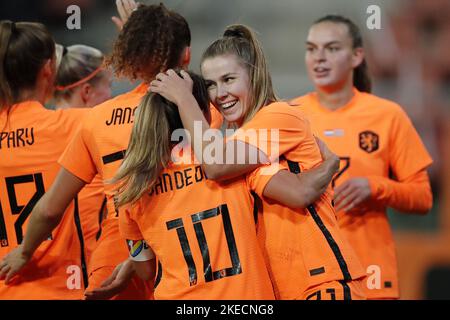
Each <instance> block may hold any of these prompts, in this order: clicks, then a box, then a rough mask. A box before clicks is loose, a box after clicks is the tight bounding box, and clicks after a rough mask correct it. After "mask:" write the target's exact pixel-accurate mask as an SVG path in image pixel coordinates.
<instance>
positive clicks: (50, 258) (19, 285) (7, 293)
mask: <svg viewBox="0 0 450 320" xmlns="http://www.w3.org/2000/svg"><path fill="white" fill-rule="evenodd" d="M87 112H88V110H87V109H70V110H58V111H52V110H47V109H45V108H44V107H43V106H42V105H41V104H40V103H39V102H37V101H28V102H23V103H19V104H16V105H14V106H12V107H11V109H10V110H9V112H6V111H5V110H3V111H2V112H1V114H0V128H1V133H0V137H1V141H0V159H1V162H0V206H1V208H0V244H1V246H0V257H3V256H4V255H6V254H7V253H8V252H10V251H11V250H12V249H14V248H15V247H17V245H18V244H19V243H21V241H22V238H23V235H24V234H25V232H26V228H27V218H28V216H29V214H30V213H31V210H32V209H33V207H34V205H35V204H36V202H37V201H38V200H39V198H40V197H41V196H42V195H43V194H44V192H45V191H46V190H48V189H49V188H50V186H51V184H52V183H53V181H54V179H55V177H56V174H57V173H58V171H59V169H60V166H59V165H58V163H57V160H58V157H59V156H60V155H61V154H62V152H63V150H64V147H65V146H66V145H67V143H68V142H69V141H70V138H71V136H72V135H73V134H74V133H75V131H76V129H77V128H78V126H79V123H80V121H81V120H82V119H83V117H84V116H85V114H86V113H87ZM51 238H52V240H46V241H44V242H43V243H42V244H41V245H40V246H39V247H38V249H37V250H36V251H35V253H34V255H33V257H32V259H31V261H30V263H29V264H28V265H27V266H26V267H25V268H24V269H23V270H22V272H21V273H20V275H19V276H17V277H16V278H15V280H14V281H13V283H12V284H10V285H8V286H6V285H5V284H4V281H0V299H81V298H82V297H83V290H84V288H83V277H82V272H81V270H82V269H81V267H82V266H81V250H82V248H81V247H80V239H79V237H78V235H77V229H76V225H75V220H74V207H73V204H71V205H70V206H69V207H68V208H67V210H66V212H65V215H64V217H63V219H62V220H61V223H60V225H59V226H58V227H57V228H56V229H55V230H54V231H53V232H52V234H51ZM71 276H73V277H71Z"/></svg>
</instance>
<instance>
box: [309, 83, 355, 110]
mask: <svg viewBox="0 0 450 320" xmlns="http://www.w3.org/2000/svg"><path fill="white" fill-rule="evenodd" d="M316 91H317V98H318V99H319V103H320V104H321V105H322V106H324V107H325V108H327V109H330V110H333V111H335V110H337V109H339V108H342V107H344V106H346V105H347V104H348V103H349V102H350V100H352V98H353V96H354V95H355V93H354V91H353V86H352V85H345V86H343V87H342V88H339V89H338V90H327V89H321V88H316Z"/></svg>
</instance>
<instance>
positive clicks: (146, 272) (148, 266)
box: [133, 259, 156, 281]
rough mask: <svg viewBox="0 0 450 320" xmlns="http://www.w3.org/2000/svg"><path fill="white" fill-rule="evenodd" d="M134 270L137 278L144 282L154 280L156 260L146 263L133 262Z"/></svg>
mask: <svg viewBox="0 0 450 320" xmlns="http://www.w3.org/2000/svg"><path fill="white" fill-rule="evenodd" d="M133 266H134V270H135V271H136V274H137V275H138V277H139V278H141V279H142V280H144V281H150V280H153V279H155V276H156V259H152V260H148V261H133Z"/></svg>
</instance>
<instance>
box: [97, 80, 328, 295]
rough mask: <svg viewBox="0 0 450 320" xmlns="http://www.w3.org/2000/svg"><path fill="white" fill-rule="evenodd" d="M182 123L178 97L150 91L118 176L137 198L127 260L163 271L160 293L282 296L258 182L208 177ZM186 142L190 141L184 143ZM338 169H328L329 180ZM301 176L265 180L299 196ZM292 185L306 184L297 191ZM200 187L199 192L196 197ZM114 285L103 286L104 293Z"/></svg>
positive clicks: (148, 273) (201, 93)
mask: <svg viewBox="0 0 450 320" xmlns="http://www.w3.org/2000/svg"><path fill="white" fill-rule="evenodd" d="M191 77H192V79H193V97H194V98H195V100H196V101H198V103H199V105H200V109H201V110H202V112H203V113H204V114H205V118H206V119H208V122H209V114H208V113H209V108H208V92H207V90H206V86H205V84H204V81H203V80H202V79H201V78H200V77H199V76H197V75H195V74H191ZM181 128H182V123H181V119H180V116H179V114H178V110H177V106H176V105H174V104H173V103H169V102H168V101H167V100H165V99H164V98H162V97H161V96H160V95H157V94H154V93H149V94H148V95H147V96H146V97H145V98H144V99H143V101H142V103H141V104H140V106H139V109H138V114H137V117H136V119H135V125H134V128H133V132H132V135H131V140H130V145H129V148H128V150H127V154H126V157H125V160H124V162H123V163H122V166H121V168H120V169H119V172H118V174H117V177H116V178H115V180H118V181H119V186H120V187H119V188H120V190H121V193H120V198H119V205H123V204H126V203H132V206H131V208H130V207H129V208H127V209H126V210H125V211H123V212H121V214H120V222H121V233H122V234H123V236H124V237H125V238H127V239H129V240H128V243H129V247H130V258H131V262H129V261H127V262H125V263H126V264H127V267H126V268H130V267H129V266H130V263H131V269H132V270H134V269H135V270H136V271H137V272H138V274H140V275H141V276H142V277H144V278H150V279H152V278H154V277H155V275H156V273H158V276H157V280H156V282H157V284H156V288H155V298H157V299H272V298H274V295H273V289H272V285H271V283H270V279H269V275H268V272H267V269H266V266H265V262H264V258H263V255H262V252H261V250H260V248H259V245H258V241H257V235H256V230H255V223H254V216H253V214H254V212H253V208H252V203H253V198H252V197H251V195H250V189H252V188H253V187H252V185H254V182H252V183H247V184H246V183H245V180H244V179H240V178H237V179H233V180H231V181H227V183H217V182H215V181H213V180H210V179H207V177H206V175H205V173H204V172H203V170H202V168H201V166H200V165H199V164H198V163H197V162H195V158H194V157H192V151H191V148H190V145H189V142H188V141H186V139H184V138H183V140H182V141H181V142H180V143H179V140H178V138H176V139H173V138H172V137H175V136H178V135H176V133H178V132H177V131H178V130H180V129H181ZM179 146H184V147H183V148H181V151H180V149H178V150H177V148H178V147H179ZM185 147H187V148H185ZM325 153H327V150H325ZM327 158H328V157H327ZM333 158H334V156H332V157H331V158H328V160H327V161H326V162H327V163H332V165H331V167H330V168H333V167H334V164H337V161H336V160H337V159H333ZM314 171H315V172H316V173H318V172H319V171H320V170H319V171H318V170H314ZM333 171H334V170H331V172H333ZM331 175H332V173H327V176H328V181H327V183H329V182H330V181H331ZM304 176H305V175H302V178H304ZM319 176H320V173H319ZM301 181H302V180H300V179H299V177H298V176H297V175H295V174H292V173H288V174H286V172H282V173H277V174H275V175H274V177H273V178H271V179H270V181H269V179H265V181H264V182H263V183H264V184H266V183H267V185H268V186H270V185H273V187H267V188H264V186H262V185H261V186H260V188H261V189H265V190H266V191H265V192H264V195H265V196H268V197H271V198H277V197H278V196H279V194H280V193H274V194H271V193H270V190H278V189H284V190H285V192H286V191H287V192H288V194H292V195H293V196H292V197H293V198H294V199H292V201H298V198H303V197H304V195H305V194H304V190H302V189H301V188H303V187H304V186H303V185H302V183H301ZM306 187H307V186H305V188H306ZM291 189H298V191H297V192H296V193H294V192H291V193H289V191H288V190H291ZM306 189H307V188H306ZM193 194H194V195H198V197H197V198H196V199H195V200H194V199H193V198H192V195H193ZM320 194H321V191H318V192H316V195H315V196H316V197H318V196H320ZM254 205H256V204H253V206H254ZM196 243H198V249H197V246H196V245H195V244H196ZM227 253H228V254H227ZM155 258H156V259H157V265H158V268H157V269H158V272H156V262H155ZM200 266H203V272H202V271H201V269H200ZM124 269H125V267H123V266H122V268H121V271H120V272H124ZM219 280H220V281H219ZM107 290H108V289H107V288H99V289H98V290H96V293H98V292H102V291H107Z"/></svg>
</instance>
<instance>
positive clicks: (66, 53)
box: [54, 44, 104, 99]
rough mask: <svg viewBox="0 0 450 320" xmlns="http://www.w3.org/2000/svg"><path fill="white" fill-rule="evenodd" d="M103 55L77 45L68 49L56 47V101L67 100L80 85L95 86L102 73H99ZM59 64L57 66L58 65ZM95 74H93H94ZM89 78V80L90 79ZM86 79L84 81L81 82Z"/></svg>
mask: <svg viewBox="0 0 450 320" xmlns="http://www.w3.org/2000/svg"><path fill="white" fill-rule="evenodd" d="M103 61H104V55H103V53H102V52H101V51H100V50H98V49H96V48H93V47H90V46H86V45H82V44H77V45H72V46H69V47H66V48H65V47H63V46H61V45H57V46H56V63H57V67H58V69H57V70H58V73H57V75H56V83H55V84H56V90H55V92H54V97H55V98H56V99H61V98H65V99H68V98H70V97H71V95H72V94H73V92H74V89H75V88H76V87H77V86H78V85H77V84H81V83H85V82H87V83H90V84H95V83H96V82H97V81H98V80H100V79H101V78H102V77H103V76H104V73H103V72H101V70H100V68H101V67H102V64H103ZM58 63H59V64H58ZM94 73H95V74H94ZM90 76H91V78H90ZM84 79H86V80H85V81H83V80H84Z"/></svg>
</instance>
